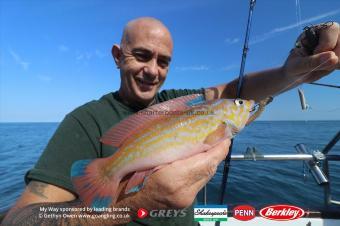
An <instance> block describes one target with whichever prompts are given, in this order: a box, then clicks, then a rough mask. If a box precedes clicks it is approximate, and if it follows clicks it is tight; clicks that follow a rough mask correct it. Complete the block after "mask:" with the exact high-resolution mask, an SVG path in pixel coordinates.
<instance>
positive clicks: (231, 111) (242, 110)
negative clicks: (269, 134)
mask: <svg viewBox="0 0 340 226" xmlns="http://www.w3.org/2000/svg"><path fill="white" fill-rule="evenodd" d="M223 105H224V106H223V122H224V123H225V124H226V125H227V128H228V129H229V130H230V129H231V131H229V132H231V133H232V136H234V135H236V134H237V133H238V132H239V131H241V130H242V129H243V127H244V126H245V125H246V123H247V122H248V119H249V117H250V116H251V114H252V112H253V110H254V106H255V102H254V101H253V100H243V99H223Z"/></svg>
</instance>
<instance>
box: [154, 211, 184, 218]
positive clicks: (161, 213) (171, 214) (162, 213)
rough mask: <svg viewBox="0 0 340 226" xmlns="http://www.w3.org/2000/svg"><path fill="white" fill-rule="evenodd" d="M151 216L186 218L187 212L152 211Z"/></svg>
mask: <svg viewBox="0 0 340 226" xmlns="http://www.w3.org/2000/svg"><path fill="white" fill-rule="evenodd" d="M149 215H150V217H185V216H186V215H187V210H186V209H179V210H175V209H174V210H151V211H150V214H149Z"/></svg>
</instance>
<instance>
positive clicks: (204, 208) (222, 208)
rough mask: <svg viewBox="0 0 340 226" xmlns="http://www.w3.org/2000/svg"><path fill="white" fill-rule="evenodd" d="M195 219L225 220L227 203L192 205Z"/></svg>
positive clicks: (226, 218) (226, 217)
mask: <svg viewBox="0 0 340 226" xmlns="http://www.w3.org/2000/svg"><path fill="white" fill-rule="evenodd" d="M194 220H195V221H227V220H228V207H227V205H197V206H195V207H194Z"/></svg>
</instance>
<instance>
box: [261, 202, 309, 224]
mask: <svg viewBox="0 0 340 226" xmlns="http://www.w3.org/2000/svg"><path fill="white" fill-rule="evenodd" d="M260 215H261V216H262V217H264V218H267V219H269V220H275V221H289V220H295V219H298V218H300V217H302V216H303V215H305V211H304V210H303V209H301V208H299V207H296V206H289V205H274V206H267V207H265V208H263V209H261V210H260Z"/></svg>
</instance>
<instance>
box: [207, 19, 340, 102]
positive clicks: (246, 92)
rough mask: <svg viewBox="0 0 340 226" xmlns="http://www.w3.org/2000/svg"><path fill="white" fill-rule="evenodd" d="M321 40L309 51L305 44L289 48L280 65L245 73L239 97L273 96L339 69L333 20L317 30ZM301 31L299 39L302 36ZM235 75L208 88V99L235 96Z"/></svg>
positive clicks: (339, 30) (338, 36)
mask: <svg viewBox="0 0 340 226" xmlns="http://www.w3.org/2000/svg"><path fill="white" fill-rule="evenodd" d="M319 33H320V37H319V38H320V40H319V44H318V45H317V46H316V48H315V50H314V52H313V53H312V55H309V53H307V52H306V50H305V49H304V48H297V47H295V48H294V49H292V50H291V52H290V54H289V56H288V58H287V60H286V62H285V63H284V64H283V66H281V67H277V68H273V69H269V70H264V71H259V72H255V73H249V74H247V75H246V76H245V77H244V81H243V85H242V90H241V93H240V97H241V98H243V99H253V100H255V101H260V100H263V99H265V98H267V97H268V96H276V95H278V94H280V93H282V92H285V91H287V90H289V89H292V88H294V87H296V86H298V85H300V84H302V83H310V82H313V81H316V80H318V79H320V78H322V77H324V76H326V75H329V74H330V73H331V72H333V71H334V70H336V69H340V60H339V59H340V27H339V24H338V23H336V22H334V23H331V25H330V26H328V27H326V28H323V29H321V30H319ZM303 37H304V36H303V35H301V36H300V37H299V38H298V40H299V41H301V39H303ZM237 84H238V79H235V80H233V81H231V82H230V83H227V84H222V85H218V86H216V87H211V88H207V89H206V90H205V94H206V98H207V99H218V98H236V93H237Z"/></svg>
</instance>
